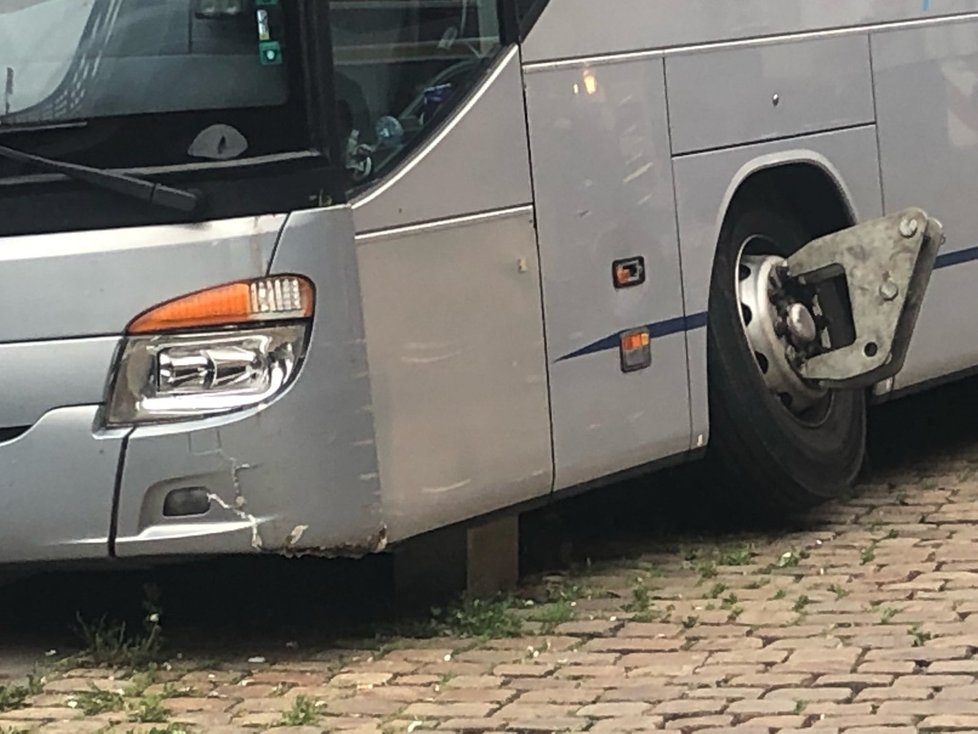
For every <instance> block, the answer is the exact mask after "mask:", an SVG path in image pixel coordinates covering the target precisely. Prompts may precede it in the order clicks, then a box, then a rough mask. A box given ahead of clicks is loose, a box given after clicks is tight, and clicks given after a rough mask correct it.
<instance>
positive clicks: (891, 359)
mask: <svg viewBox="0 0 978 734" xmlns="http://www.w3.org/2000/svg"><path fill="white" fill-rule="evenodd" d="M943 243H944V229H943V226H942V225H941V223H940V222H939V221H938V220H936V219H932V218H930V217H928V216H927V214H926V213H925V212H924V211H922V210H921V209H915V208H912V209H906V210H904V211H902V212H900V213H898V214H894V215H892V216H889V217H883V218H881V219H876V220H873V221H870V222H866V223H864V224H859V225H856V226H854V227H850V228H848V229H844V230H842V231H840V232H835V233H833V234H830V235H827V236H825V237H820V238H819V239H816V240H813V241H812V242H810V243H808V244H807V245H805V246H804V247H802V248H801V249H800V250H798V251H797V252H796V253H794V254H793V255H791V256H790V257H788V258H787V260H786V261H785V263H784V265H783V266H782V267H780V268H778V269H777V273H776V275H774V277H773V278H772V281H773V280H774V279H777V280H778V282H777V283H772V284H773V285H775V286H776V290H778V291H780V292H781V293H785V292H792V291H793V292H795V293H808V294H809V296H810V297H809V298H808V299H803V300H802V302H804V301H805V300H807V301H809V302H810V303H814V304H815V305H816V308H815V309H813V310H812V311H810V310H808V309H799V308H792V307H791V305H790V304H789V305H788V306H787V308H786V313H785V317H784V326H783V328H784V329H785V330H786V331H787V332H788V333H789V334H790V335H792V336H793V339H792V340H791V341H792V352H793V353H792V354H790V355H789V359H791V361H793V362H794V365H793V366H794V367H795V368H796V370H797V371H798V373H799V375H800V376H801V377H802V378H803V379H805V380H810V381H812V382H814V383H816V384H818V385H819V386H820V387H835V388H851V389H856V388H865V387H870V386H872V385H874V384H876V383H878V382H881V381H882V380H886V379H888V378H890V377H893V376H894V375H896V374H897V373H898V372H899V371H900V370H901V369H902V367H903V363H904V360H905V359H906V356H907V350H908V349H909V347H910V338H911V336H912V335H913V330H914V326H915V325H916V323H917V316H918V314H919V312H920V306H921V303H922V302H923V299H924V293H925V292H926V290H927V285H928V283H929V282H930V276H931V272H932V271H933V268H934V261H935V259H936V257H937V251H938V249H939V248H940V247H941V245H942V244H943ZM839 285H842V286H844V288H845V290H846V291H847V296H848V308H847V309H844V310H845V311H848V313H840V314H836V315H834V316H829V315H828V314H821V313H819V312H818V308H817V303H818V298H819V297H818V292H819V290H820V289H823V288H825V287H838V286H839ZM796 303H797V301H796ZM846 318H848V319H849V320H850V322H849V323H848V324H847V323H844V320H845V319H846Z"/></svg>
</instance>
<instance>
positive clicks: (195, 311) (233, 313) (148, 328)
mask: <svg viewBox="0 0 978 734" xmlns="http://www.w3.org/2000/svg"><path fill="white" fill-rule="evenodd" d="M313 310H314V292H313V287H312V283H310V282H309V281H308V280H306V279H305V278H302V277H299V276H297V275H283V276H275V277H271V278H261V279H259V280H250V281H242V282H239V283H229V284H228V285H222V286H218V287H216V288H210V289H208V290H206V291H200V292H198V293H191V294H190V295H188V296H183V297H181V298H177V299H176V300H173V301H169V302H168V303H164V304H162V305H160V306H157V307H155V308H153V309H151V310H149V311H147V312H146V313H144V314H143V315H141V316H139V317H137V318H136V319H135V320H134V321H133V322H132V323H131V324H129V329H128V331H129V333H130V334H146V333H150V332H157V331H173V330H174V329H196V328H199V327H204V326H231V325H234V324H246V323H249V322H255V321H271V320H275V321H279V320H284V319H303V318H309V317H311V316H312V314H313Z"/></svg>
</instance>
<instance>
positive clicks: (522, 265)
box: [516, 257, 530, 273]
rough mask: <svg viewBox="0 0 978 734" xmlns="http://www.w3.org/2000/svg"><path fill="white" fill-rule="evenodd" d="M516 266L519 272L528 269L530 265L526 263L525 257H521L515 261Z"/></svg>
mask: <svg viewBox="0 0 978 734" xmlns="http://www.w3.org/2000/svg"><path fill="white" fill-rule="evenodd" d="M516 266H517V268H518V269H519V271H520V272H521V273H525V272H527V271H528V270H529V269H530V266H529V265H528V264H527V262H526V258H525V257H521V258H520V259H519V260H518V261H517V263H516Z"/></svg>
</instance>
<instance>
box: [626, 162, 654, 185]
mask: <svg viewBox="0 0 978 734" xmlns="http://www.w3.org/2000/svg"><path fill="white" fill-rule="evenodd" d="M654 167H655V164H654V163H646V164H645V165H644V166H642V167H641V168H638V169H636V170H634V171H632V173H630V174H628V175H627V176H625V180H624V181H623V182H622V183H626V184H629V183H631V182H632V181H634V180H635V179H638V178H641V177H642V176H644V175H645V174H646V173H648V172H649V171H651V170H652V169H653V168H654Z"/></svg>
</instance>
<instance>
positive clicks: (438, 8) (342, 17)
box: [330, 0, 500, 185]
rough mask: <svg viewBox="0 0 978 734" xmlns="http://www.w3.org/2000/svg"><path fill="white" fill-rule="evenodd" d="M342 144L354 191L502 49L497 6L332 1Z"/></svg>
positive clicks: (432, 0) (479, 0)
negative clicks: (354, 186) (354, 187)
mask: <svg viewBox="0 0 978 734" xmlns="http://www.w3.org/2000/svg"><path fill="white" fill-rule="evenodd" d="M330 8H331V10H330V12H331V21H332V29H333V48H334V54H335V63H336V96H337V99H338V103H339V126H340V130H339V133H340V140H341V146H342V148H343V151H344V155H345V163H346V167H347V169H348V170H349V172H350V174H351V176H352V177H353V180H354V182H355V183H356V184H357V185H363V184H366V183H369V182H370V181H371V180H373V179H375V178H377V177H378V176H381V175H383V174H384V173H386V172H387V171H388V170H390V168H391V166H392V165H394V164H395V163H396V162H397V161H398V160H400V159H401V158H402V157H403V156H404V155H405V154H406V153H407V152H409V151H410V150H411V148H412V147H413V146H414V145H416V144H417V143H418V142H419V141H421V140H422V139H423V138H424V136H425V133H426V131H428V130H430V129H431V128H432V127H433V126H434V125H435V124H437V122H438V121H439V120H440V119H442V118H443V116H444V115H445V114H446V112H447V110H448V109H449V108H451V107H452V106H453V105H454V104H455V103H456V102H457V101H458V100H459V99H460V98H461V97H462V96H464V94H465V93H466V92H467V91H468V90H469V89H471V87H472V85H473V84H475V83H476V82H477V81H478V80H479V78H480V77H481V74H482V72H483V71H484V70H485V68H486V64H487V62H488V61H490V60H491V59H492V58H493V57H495V55H496V54H497V53H498V51H499V49H500V22H499V16H498V13H497V2H496V0H335V1H334V2H332V3H331V5H330Z"/></svg>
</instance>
